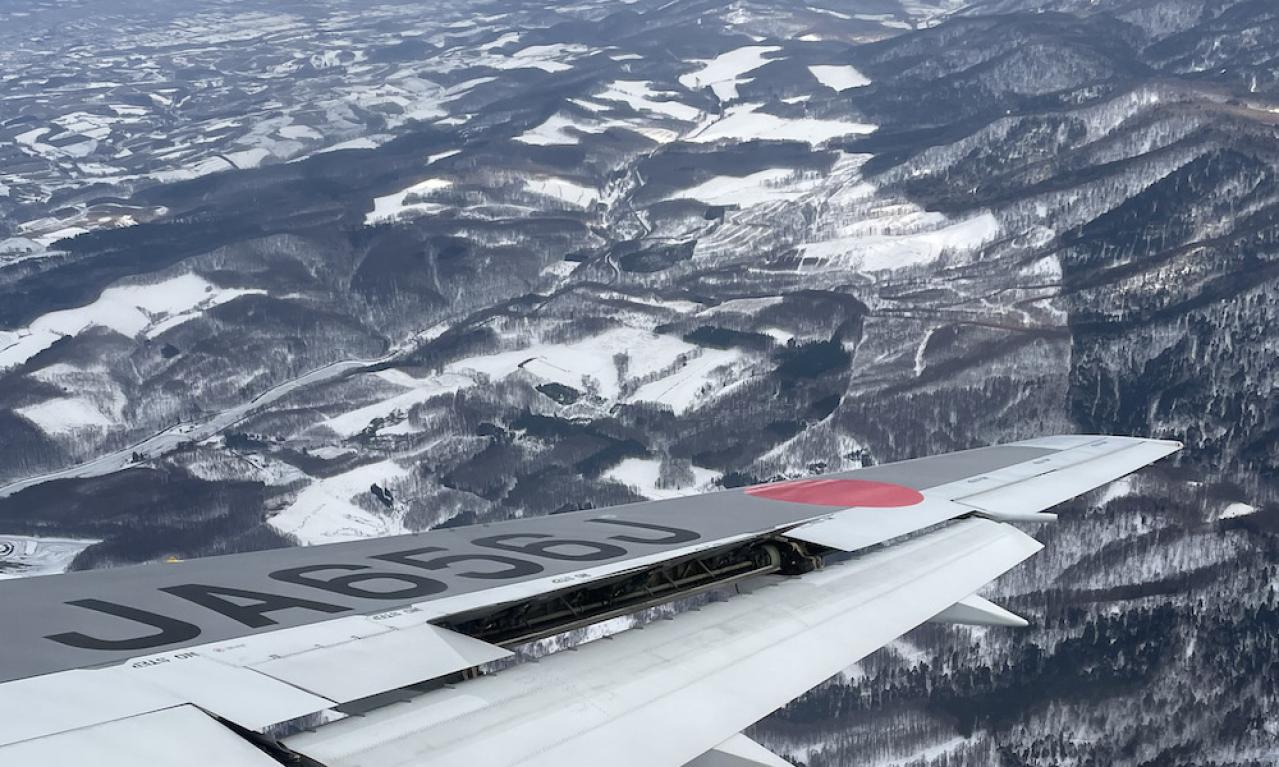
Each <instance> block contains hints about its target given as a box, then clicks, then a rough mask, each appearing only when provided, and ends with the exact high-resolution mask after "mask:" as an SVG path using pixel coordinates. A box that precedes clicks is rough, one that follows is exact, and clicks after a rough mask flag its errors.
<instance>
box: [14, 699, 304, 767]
mask: <svg viewBox="0 0 1279 767" xmlns="http://www.w3.org/2000/svg"><path fill="white" fill-rule="evenodd" d="M0 764H3V765H6V767H8V765H12V766H13V767H62V766H63V765H92V767H191V765H195V764H201V765H217V767H279V763H278V762H276V761H275V760H273V759H271V758H270V757H268V756H267V755H266V754H264V753H262V752H261V751H259V750H258V749H256V748H254V747H253V746H252V745H250V744H249V743H247V742H246V741H244V740H243V739H241V738H240V737H239V736H237V735H236V734H235V733H233V732H231V731H230V730H228V729H226V728H225V727H223V726H222V725H220V724H218V723H217V722H215V721H214V720H212V719H210V718H209V717H208V716H207V715H205V714H204V713H202V712H201V711H200V710H199V709H196V708H193V707H191V706H178V707H176V708H169V709H164V710H162V711H156V712H153V713H149V714H142V715H139V716H132V717H129V718H127V719H120V720H117V721H113V722H105V723H102V724H97V725H93V726H91V727H84V728H81V729H77V730H70V731H67V732H60V733H58V734H56V735H50V736H48V737H43V738H38V739H36V740H25V741H22V742H21V743H15V744H13V745H9V746H0Z"/></svg>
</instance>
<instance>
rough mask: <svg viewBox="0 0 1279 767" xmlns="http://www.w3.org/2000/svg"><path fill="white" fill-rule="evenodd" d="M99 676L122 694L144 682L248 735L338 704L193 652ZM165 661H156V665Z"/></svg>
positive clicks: (131, 665) (125, 666)
mask: <svg viewBox="0 0 1279 767" xmlns="http://www.w3.org/2000/svg"><path fill="white" fill-rule="evenodd" d="M170 657H171V658H172V660H168V659H166V658H165V657H164V656H159V657H157V658H152V659H147V660H142V661H138V662H136V663H132V664H126V665H124V666H120V667H117V668H113V669H109V670H104V671H102V672H98V673H104V674H107V673H109V674H111V675H113V676H114V677H115V678H116V680H117V682H118V685H117V686H116V689H120V688H122V687H124V686H126V685H131V684H134V683H141V684H145V685H148V686H151V687H155V688H159V689H162V690H164V691H165V692H166V693H168V694H169V696H170V697H172V699H173V700H175V701H180V702H182V703H194V704H195V705H197V706H199V707H200V708H203V709H205V710H206V711H212V712H214V713H216V714H217V715H218V716H220V717H222V718H224V719H229V720H230V721H232V722H235V723H236V724H238V725H240V726H241V727H244V728H245V729H249V730H262V729H265V728H266V727H268V726H270V725H273V724H278V723H280V722H285V721H288V720H290V719H296V718H298V717H301V716H306V715H307V714H314V713H316V712H317V711H323V710H325V709H327V708H333V707H334V706H335V705H337V704H336V703H335V702H334V701H332V700H328V699H326V698H322V697H320V696H318V695H312V694H311V693H309V692H306V691H304V690H299V689H298V688H297V687H294V686H293V685H291V684H287V683H285V682H282V681H278V680H276V679H272V678H271V677H269V676H264V675H262V674H259V673H257V672H255V671H251V670H249V669H246V668H237V667H235V666H227V665H224V664H221V663H217V662H215V661H211V660H208V659H207V658H202V657H200V656H198V655H195V654H193V653H190V652H187V653H180V652H179V653H173V654H172V656H170ZM161 660H163V661H165V662H158V661H161Z"/></svg>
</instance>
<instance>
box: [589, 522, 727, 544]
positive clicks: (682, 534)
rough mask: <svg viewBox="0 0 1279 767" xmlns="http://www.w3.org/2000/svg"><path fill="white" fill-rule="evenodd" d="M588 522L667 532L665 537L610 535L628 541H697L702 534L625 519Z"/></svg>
mask: <svg viewBox="0 0 1279 767" xmlns="http://www.w3.org/2000/svg"><path fill="white" fill-rule="evenodd" d="M586 521H587V522H595V523H596V524H600V525H617V526H619V527H633V528H635V529H636V530H650V531H652V532H655V533H665V534H666V536H665V537H663V538H637V537H635V536H633V535H610V536H609V537H608V539H609V540H610V541H625V542H626V543H661V544H670V543H688V542H689V541H695V540H697V539H698V538H701V537H702V536H701V535H700V534H699V533H695V532H693V531H692V530H685V529H684V528H682V527H667V526H666V525H655V524H653V523H651V522H631V521H628V520H625V519H588V520H586Z"/></svg>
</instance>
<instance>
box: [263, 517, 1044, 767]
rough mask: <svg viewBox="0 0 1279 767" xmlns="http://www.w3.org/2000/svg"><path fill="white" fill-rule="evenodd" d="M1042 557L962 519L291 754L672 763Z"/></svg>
mask: <svg viewBox="0 0 1279 767" xmlns="http://www.w3.org/2000/svg"><path fill="white" fill-rule="evenodd" d="M1039 548H1040V545H1039V543H1038V542H1036V541H1034V540H1033V539H1032V538H1030V537H1028V536H1026V535H1025V534H1024V533H1022V532H1020V531H1018V530H1016V529H1014V528H1012V527H1010V526H1008V525H1003V524H1000V523H997V522H991V521H988V520H981V519H968V520H963V521H961V522H958V523H956V524H953V525H949V526H946V527H943V528H940V529H937V530H933V531H930V532H928V533H925V534H923V535H921V536H919V537H918V538H915V539H912V540H909V541H906V542H903V543H900V544H897V545H894V546H891V547H888V548H885V549H881V550H878V551H875V552H872V553H870V554H867V555H866V556H864V557H861V558H859V559H856V560H852V561H849V562H845V563H842V564H840V565H836V566H833V567H830V568H827V569H826V570H822V571H818V572H815V573H810V574H808V575H805V576H800V577H793V578H777V579H768V583H767V585H764V586H762V587H760V588H758V589H755V590H752V591H750V592H749V593H746V594H743V595H741V596H738V597H734V598H732V599H729V600H727V601H724V602H718V603H712V604H710V605H708V606H706V607H704V608H703V609H701V610H699V611H696V612H690V613H685V614H682V615H680V616H679V617H677V618H676V619H675V620H671V621H660V622H657V623H654V624H650V625H648V626H646V627H644V628H643V629H642V630H632V631H627V632H624V633H623V634H620V635H616V636H614V637H613V638H611V639H609V640H604V641H598V642H594V643H591V644H589V645H587V646H585V647H582V648H579V650H578V651H576V652H568V653H557V654H554V655H552V656H549V657H547V658H543V659H542V660H541V661H539V662H538V663H536V664H523V665H520V666H517V667H515V668H512V669H508V670H505V671H502V672H499V673H497V674H493V675H491V676H487V677H482V678H480V679H476V680H470V681H467V682H463V683H462V684H459V685H457V686H456V687H455V688H453V689H446V690H436V691H433V692H430V693H427V694H425V695H422V696H421V697H419V698H417V699H414V700H411V701H408V702H406V703H400V704H397V705H395V706H393V707H391V708H388V709H379V710H375V711H371V712H368V713H367V714H365V715H364V716H363V717H360V718H353V719H348V720H344V721H342V722H337V723H334V724H332V725H328V726H326V727H323V728H321V729H319V730H317V731H316V732H314V733H304V734H302V735H299V736H296V737H294V738H292V739H289V740H288V741H287V743H288V745H289V746H290V747H291V748H294V749H296V750H298V751H300V752H301V753H303V754H306V755H307V756H309V757H311V758H314V759H317V760H318V761H320V762H321V763H324V764H326V765H329V767H344V766H347V765H360V764H379V765H386V767H393V766H394V765H408V764H415V763H420V762H421V761H422V760H423V759H426V758H427V757H428V755H429V759H430V762H431V764H433V765H438V766H439V767H448V766H449V765H457V766H458V767H461V766H462V765H467V766H469V765H474V764H484V765H491V766H492V767H499V765H514V764H521V765H530V766H531V767H550V766H551V765H563V764H587V763H594V762H595V761H597V760H598V759H599V758H600V755H601V754H608V755H609V762H610V764H615V765H618V767H641V766H643V767H649V766H650V765H653V764H684V763H686V762H689V761H692V760H693V759H695V758H697V757H698V756H700V755H702V754H705V753H706V752H708V751H710V750H712V749H713V748H715V747H716V746H717V745H719V744H720V743H722V742H723V741H724V740H725V739H726V738H729V737H730V736H732V735H733V734H735V733H737V732H739V731H740V730H742V729H743V728H744V727H747V726H749V725H750V724H752V723H754V722H755V721H757V720H759V719H760V718H762V717H764V716H765V715H767V714H768V713H769V712H771V711H772V710H774V709H775V708H777V707H778V706H780V705H782V704H784V703H785V702H787V701H789V700H791V699H793V698H795V697H797V696H798V695H800V694H802V693H803V692H804V691H806V690H808V689H810V688H811V687H813V686H815V685H816V684H818V683H820V682H821V681H822V680H824V679H826V678H828V677H829V676H831V675H833V674H835V673H838V672H839V671H840V670H841V669H843V668H846V667H847V666H848V665H850V664H851V663H854V662H856V661H857V660H858V659H860V658H862V657H864V656H865V655H867V654H869V653H870V652H872V651H874V650H875V649H877V648H879V647H881V646H882V645H884V644H886V643H887V642H889V641H891V640H893V639H894V638H896V637H898V636H900V635H901V634H902V633H904V632H905V631H907V630H909V629H911V628H913V627H915V626H917V625H919V624H920V623H923V622H924V621H926V620H928V619H929V618H931V617H933V616H934V615H936V614H937V613H939V612H941V611H942V610H944V609H946V608H947V607H949V606H951V605H953V604H954V603H956V602H958V601H960V600H961V599H963V598H965V597H967V596H968V595H969V594H971V593H973V592H974V591H975V590H977V589H978V588H979V587H980V586H982V585H984V584H985V583H987V582H988V581H990V580H991V579H993V578H995V577H996V576H998V575H1000V574H1001V573H1003V572H1004V571H1006V570H1008V569H1009V568H1011V567H1013V566H1014V565H1015V564H1017V563H1018V562H1020V561H1022V560H1023V559H1025V558H1026V557H1028V556H1030V555H1031V554H1032V553H1034V552H1035V551H1037V550H1038V549H1039ZM654 733H661V734H662V736H661V737H654Z"/></svg>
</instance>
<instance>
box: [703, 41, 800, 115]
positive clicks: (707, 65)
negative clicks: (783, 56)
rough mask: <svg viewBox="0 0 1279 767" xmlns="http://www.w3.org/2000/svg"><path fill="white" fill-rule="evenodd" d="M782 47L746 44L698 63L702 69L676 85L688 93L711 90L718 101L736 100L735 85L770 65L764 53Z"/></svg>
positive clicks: (773, 51) (772, 51) (775, 50)
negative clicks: (750, 74)
mask: <svg viewBox="0 0 1279 767" xmlns="http://www.w3.org/2000/svg"><path fill="white" fill-rule="evenodd" d="M779 50H781V48H779V47H777V46H775V45H747V46H745V47H742V48H737V49H735V50H731V51H728V52H726V53H721V54H720V55H718V56H716V57H715V58H713V59H708V60H705V61H701V62H699V63H700V64H701V67H699V68H698V69H696V70H694V71H692V72H689V73H687V74H684V75H680V78H679V82H680V85H683V86H684V87H685V88H688V89H689V90H694V91H695V90H700V89H702V88H706V87H708V86H709V87H710V89H711V90H712V91H713V92H714V93H715V97H716V98H718V99H719V100H720V101H732V100H733V99H736V98H737V86H738V85H741V84H742V83H743V82H748V81H747V80H745V79H744V78H743V77H742V75H745V74H746V73H747V72H751V71H753V70H756V69H759V68H760V67H762V66H764V65H765V64H767V63H768V62H769V58H768V56H767V54H770V53H775V52H777V51H779Z"/></svg>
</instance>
